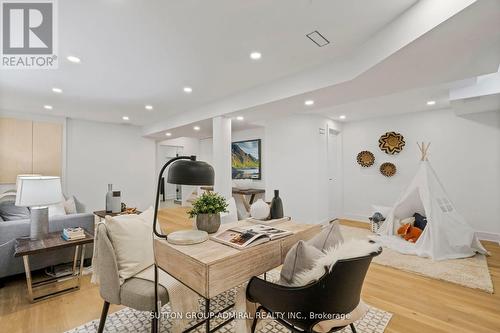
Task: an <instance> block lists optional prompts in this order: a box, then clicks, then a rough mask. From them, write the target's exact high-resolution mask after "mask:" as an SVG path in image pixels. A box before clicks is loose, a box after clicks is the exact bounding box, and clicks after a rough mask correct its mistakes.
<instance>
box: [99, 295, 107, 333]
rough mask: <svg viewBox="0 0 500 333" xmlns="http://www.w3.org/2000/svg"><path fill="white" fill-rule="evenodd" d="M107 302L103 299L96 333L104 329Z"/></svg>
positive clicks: (100, 332)
mask: <svg viewBox="0 0 500 333" xmlns="http://www.w3.org/2000/svg"><path fill="white" fill-rule="evenodd" d="M108 310H109V302H106V301H104V305H103V306H102V312H101V319H100V320H99V328H98V329H97V333H102V332H103V331H104V324H106V317H107V316H108Z"/></svg>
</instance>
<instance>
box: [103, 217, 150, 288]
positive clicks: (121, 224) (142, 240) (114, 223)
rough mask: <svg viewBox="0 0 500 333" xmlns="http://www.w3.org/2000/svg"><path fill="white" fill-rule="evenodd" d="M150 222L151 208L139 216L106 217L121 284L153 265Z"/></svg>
mask: <svg viewBox="0 0 500 333" xmlns="http://www.w3.org/2000/svg"><path fill="white" fill-rule="evenodd" d="M152 221H153V209H152V208H149V209H147V210H146V211H144V212H143V213H142V214H140V215H135V214H130V215H120V216H116V217H111V216H106V228H107V230H108V235H109V238H110V240H111V243H112V244H113V248H114V249H115V255H116V261H117V263H118V274H119V276H120V279H121V281H122V282H123V281H124V280H126V279H128V278H131V277H132V276H134V275H135V274H137V273H139V272H140V271H142V270H143V269H145V268H147V267H149V266H151V265H152V264H153V263H154V252H153V224H152Z"/></svg>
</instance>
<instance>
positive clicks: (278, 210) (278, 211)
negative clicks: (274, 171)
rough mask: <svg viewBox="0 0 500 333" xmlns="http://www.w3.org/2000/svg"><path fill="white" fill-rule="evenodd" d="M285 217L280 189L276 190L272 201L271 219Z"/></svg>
mask: <svg viewBox="0 0 500 333" xmlns="http://www.w3.org/2000/svg"><path fill="white" fill-rule="evenodd" d="M281 218H283V202H282V201H281V198H280V191H279V190H274V198H273V200H272V201H271V219H281Z"/></svg>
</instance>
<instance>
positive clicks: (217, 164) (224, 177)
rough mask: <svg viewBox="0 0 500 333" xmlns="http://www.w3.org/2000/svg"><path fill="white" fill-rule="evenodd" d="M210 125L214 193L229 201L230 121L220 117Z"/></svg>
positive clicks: (230, 180)
mask: <svg viewBox="0 0 500 333" xmlns="http://www.w3.org/2000/svg"><path fill="white" fill-rule="evenodd" d="M212 125H213V126H212V131H213V163H212V166H213V167H214V169H215V184H214V191H215V192H217V193H219V194H220V195H222V196H224V197H225V198H226V199H229V198H231V196H232V179H231V119H230V118H225V117H221V116H219V117H215V118H213V119H212Z"/></svg>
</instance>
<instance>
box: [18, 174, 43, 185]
mask: <svg viewBox="0 0 500 333" xmlns="http://www.w3.org/2000/svg"><path fill="white" fill-rule="evenodd" d="M41 176H42V175H40V174H36V173H27V174H23V175H17V177H16V189H17V186H18V185H19V179H21V178H26V177H41Z"/></svg>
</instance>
